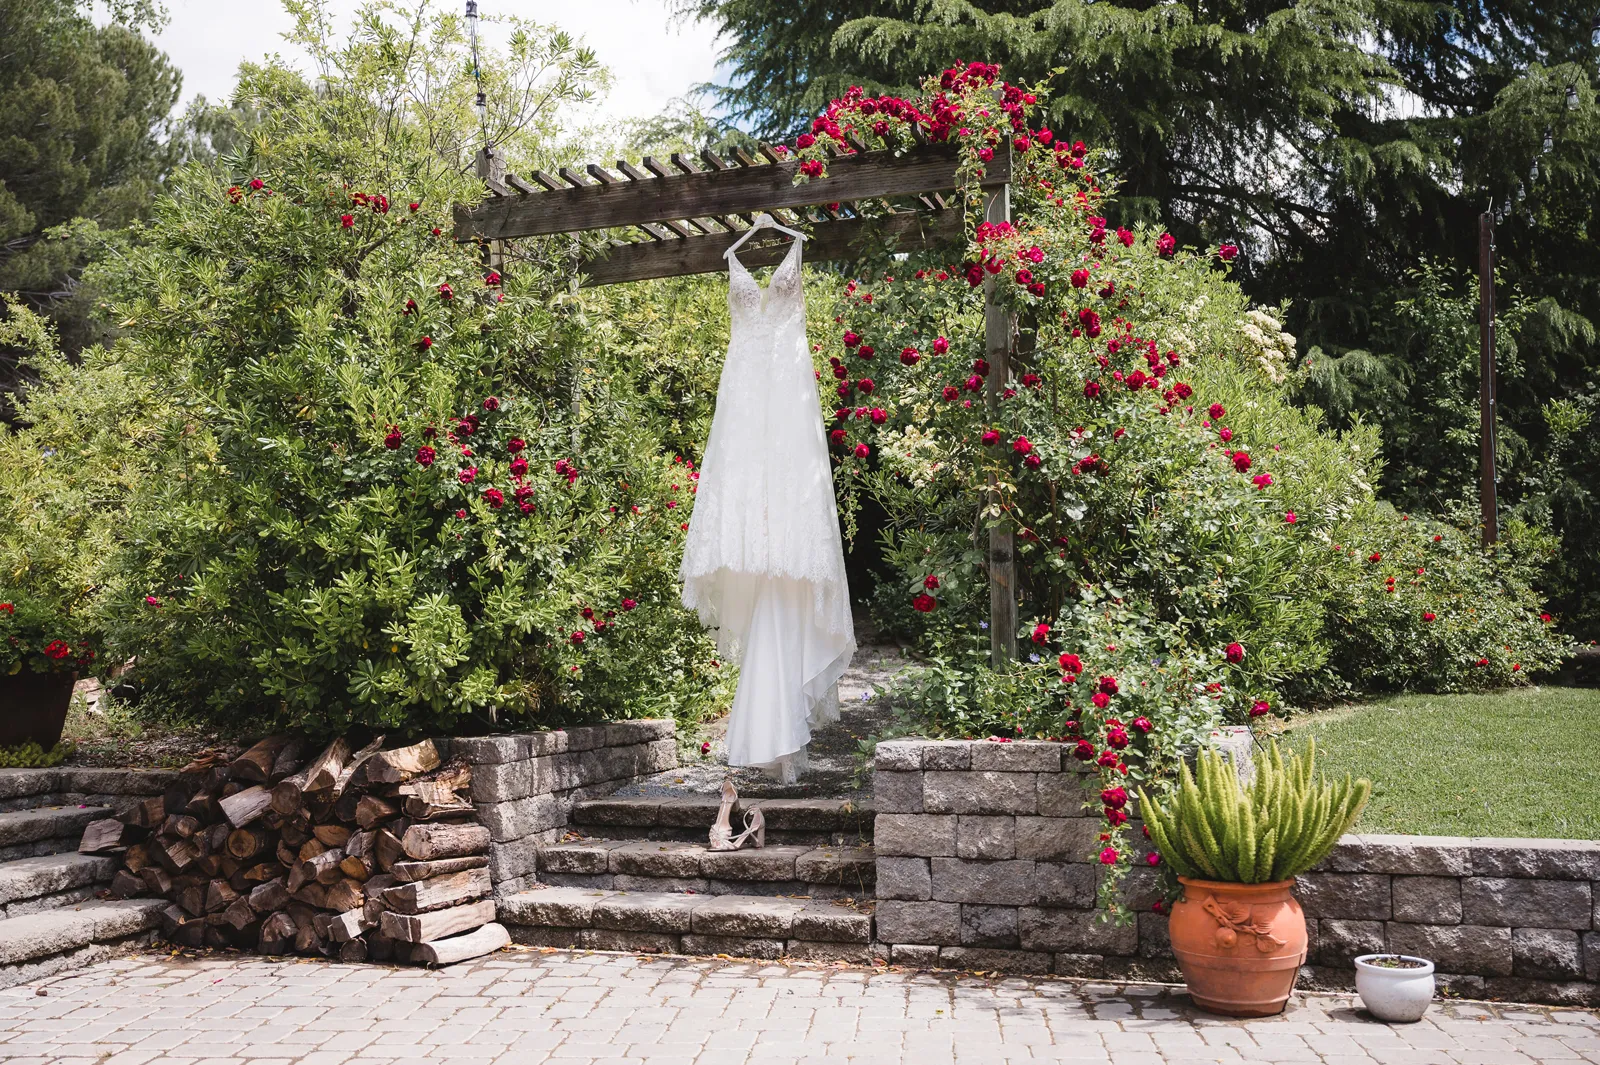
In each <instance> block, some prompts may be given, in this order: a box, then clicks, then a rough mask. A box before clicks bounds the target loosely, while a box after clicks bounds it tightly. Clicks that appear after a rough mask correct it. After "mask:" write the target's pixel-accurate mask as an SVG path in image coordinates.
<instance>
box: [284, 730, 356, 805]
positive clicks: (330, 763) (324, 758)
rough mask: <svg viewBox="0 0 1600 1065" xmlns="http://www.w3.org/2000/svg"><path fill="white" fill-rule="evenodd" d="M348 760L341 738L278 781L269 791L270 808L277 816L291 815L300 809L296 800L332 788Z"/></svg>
mask: <svg viewBox="0 0 1600 1065" xmlns="http://www.w3.org/2000/svg"><path fill="white" fill-rule="evenodd" d="M349 759H350V744H349V743H347V742H346V741H345V738H344V737H343V736H340V737H339V738H338V739H336V740H334V741H333V742H332V743H330V744H328V746H326V747H324V748H323V749H322V753H321V754H319V755H317V756H316V757H315V758H313V759H311V761H309V762H307V763H306V764H305V766H304V767H302V768H301V769H300V771H299V772H297V773H291V774H290V775H289V776H287V777H284V778H283V779H282V780H280V781H278V783H277V784H276V785H274V787H273V789H272V808H273V809H274V810H276V811H278V812H279V813H280V814H292V813H294V812H295V811H296V810H298V809H299V808H300V800H301V799H302V798H303V797H304V796H305V795H306V793H307V792H315V791H323V790H325V789H328V788H331V787H333V784H334V781H336V780H338V779H339V773H340V772H341V771H342V770H343V769H344V764H345V762H347V761H349Z"/></svg>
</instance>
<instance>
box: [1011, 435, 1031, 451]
mask: <svg viewBox="0 0 1600 1065" xmlns="http://www.w3.org/2000/svg"><path fill="white" fill-rule="evenodd" d="M1011 450H1012V451H1015V452H1016V453H1017V454H1019V455H1026V454H1027V453H1028V452H1030V451H1032V450H1033V444H1031V443H1029V441H1028V438H1027V437H1025V436H1019V437H1017V438H1016V439H1015V440H1013V441H1012V442H1011Z"/></svg>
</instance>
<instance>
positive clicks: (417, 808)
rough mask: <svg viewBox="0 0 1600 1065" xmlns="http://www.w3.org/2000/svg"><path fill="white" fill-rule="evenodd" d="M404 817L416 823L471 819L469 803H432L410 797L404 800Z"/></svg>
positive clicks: (471, 808)
mask: <svg viewBox="0 0 1600 1065" xmlns="http://www.w3.org/2000/svg"><path fill="white" fill-rule="evenodd" d="M405 809H406V816H407V817H411V818H414V819H416V820H418V821H444V820H448V819H450V818H462V817H471V816H472V814H473V806H472V804H471V803H470V802H452V803H434V802H429V801H428V800H426V799H422V798H419V797H417V796H415V795H412V796H410V797H408V798H407V799H406V807H405Z"/></svg>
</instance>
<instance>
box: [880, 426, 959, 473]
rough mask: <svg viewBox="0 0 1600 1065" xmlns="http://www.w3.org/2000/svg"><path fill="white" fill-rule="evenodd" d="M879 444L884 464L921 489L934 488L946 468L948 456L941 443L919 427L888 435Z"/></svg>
mask: <svg viewBox="0 0 1600 1065" xmlns="http://www.w3.org/2000/svg"><path fill="white" fill-rule="evenodd" d="M879 440H880V444H879V448H880V450H879V455H880V456H881V458H882V461H883V464H884V465H885V466H886V467H888V468H889V469H890V470H891V471H893V472H895V473H898V474H900V475H902V476H904V477H905V479H906V480H908V481H910V482H911V483H912V485H913V486H915V487H917V488H926V487H928V486H929V485H930V484H932V483H933V479H934V477H936V476H937V475H938V473H939V471H940V470H941V469H943V467H944V465H945V458H946V456H945V454H944V450H943V448H942V447H941V445H940V443H939V441H938V440H937V439H936V438H935V437H934V436H933V434H932V433H926V432H923V431H922V429H920V428H918V427H917V426H916V425H915V424H913V425H908V426H906V427H905V429H903V430H901V431H899V432H885V433H883V434H882V436H881V437H880V438H879Z"/></svg>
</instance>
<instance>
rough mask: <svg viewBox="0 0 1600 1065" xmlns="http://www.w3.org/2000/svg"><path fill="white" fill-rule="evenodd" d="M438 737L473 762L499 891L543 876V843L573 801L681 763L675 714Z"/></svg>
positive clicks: (475, 796) (562, 826) (476, 800)
mask: <svg viewBox="0 0 1600 1065" xmlns="http://www.w3.org/2000/svg"><path fill="white" fill-rule="evenodd" d="M435 742H436V743H437V744H438V745H439V747H440V750H441V752H444V751H446V750H448V756H458V757H461V758H463V759H465V760H466V761H467V762H468V763H469V764H471V766H472V802H473V805H474V806H475V807H476V808H477V812H478V820H479V822H481V823H482V824H483V825H485V826H486V827H487V828H488V829H489V835H490V837H491V840H492V843H491V846H490V852H489V873H490V877H491V879H492V880H493V882H494V889H495V893H496V894H497V895H509V894H513V893H515V892H518V891H521V890H523V889H525V888H527V887H528V886H530V885H531V884H533V883H534V882H535V873H536V871H537V868H538V848H539V845H540V844H543V843H552V842H554V841H556V840H557V839H559V838H560V837H561V834H562V833H563V832H564V831H566V827H567V819H568V816H569V815H570V813H571V812H572V805H573V803H576V802H579V801H581V800H584V799H594V798H600V797H603V796H606V795H610V794H611V793H612V792H614V791H616V790H617V789H618V788H620V787H622V786H623V785H624V784H627V783H629V782H630V781H632V780H633V779H635V778H637V777H641V776H648V775H649V774H652V773H660V772H664V771H665V770H668V769H674V768H676V767H677V765H678V745H677V740H676V739H675V738H674V726H673V722H672V721H670V720H641V721H620V722H615V723H612V724H605V725H585V726H582V727H579V728H570V729H557V730H554V731H550V732H524V733H515V734H508V735H503V736H468V737H457V738H454V739H449V740H436V741H435Z"/></svg>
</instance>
